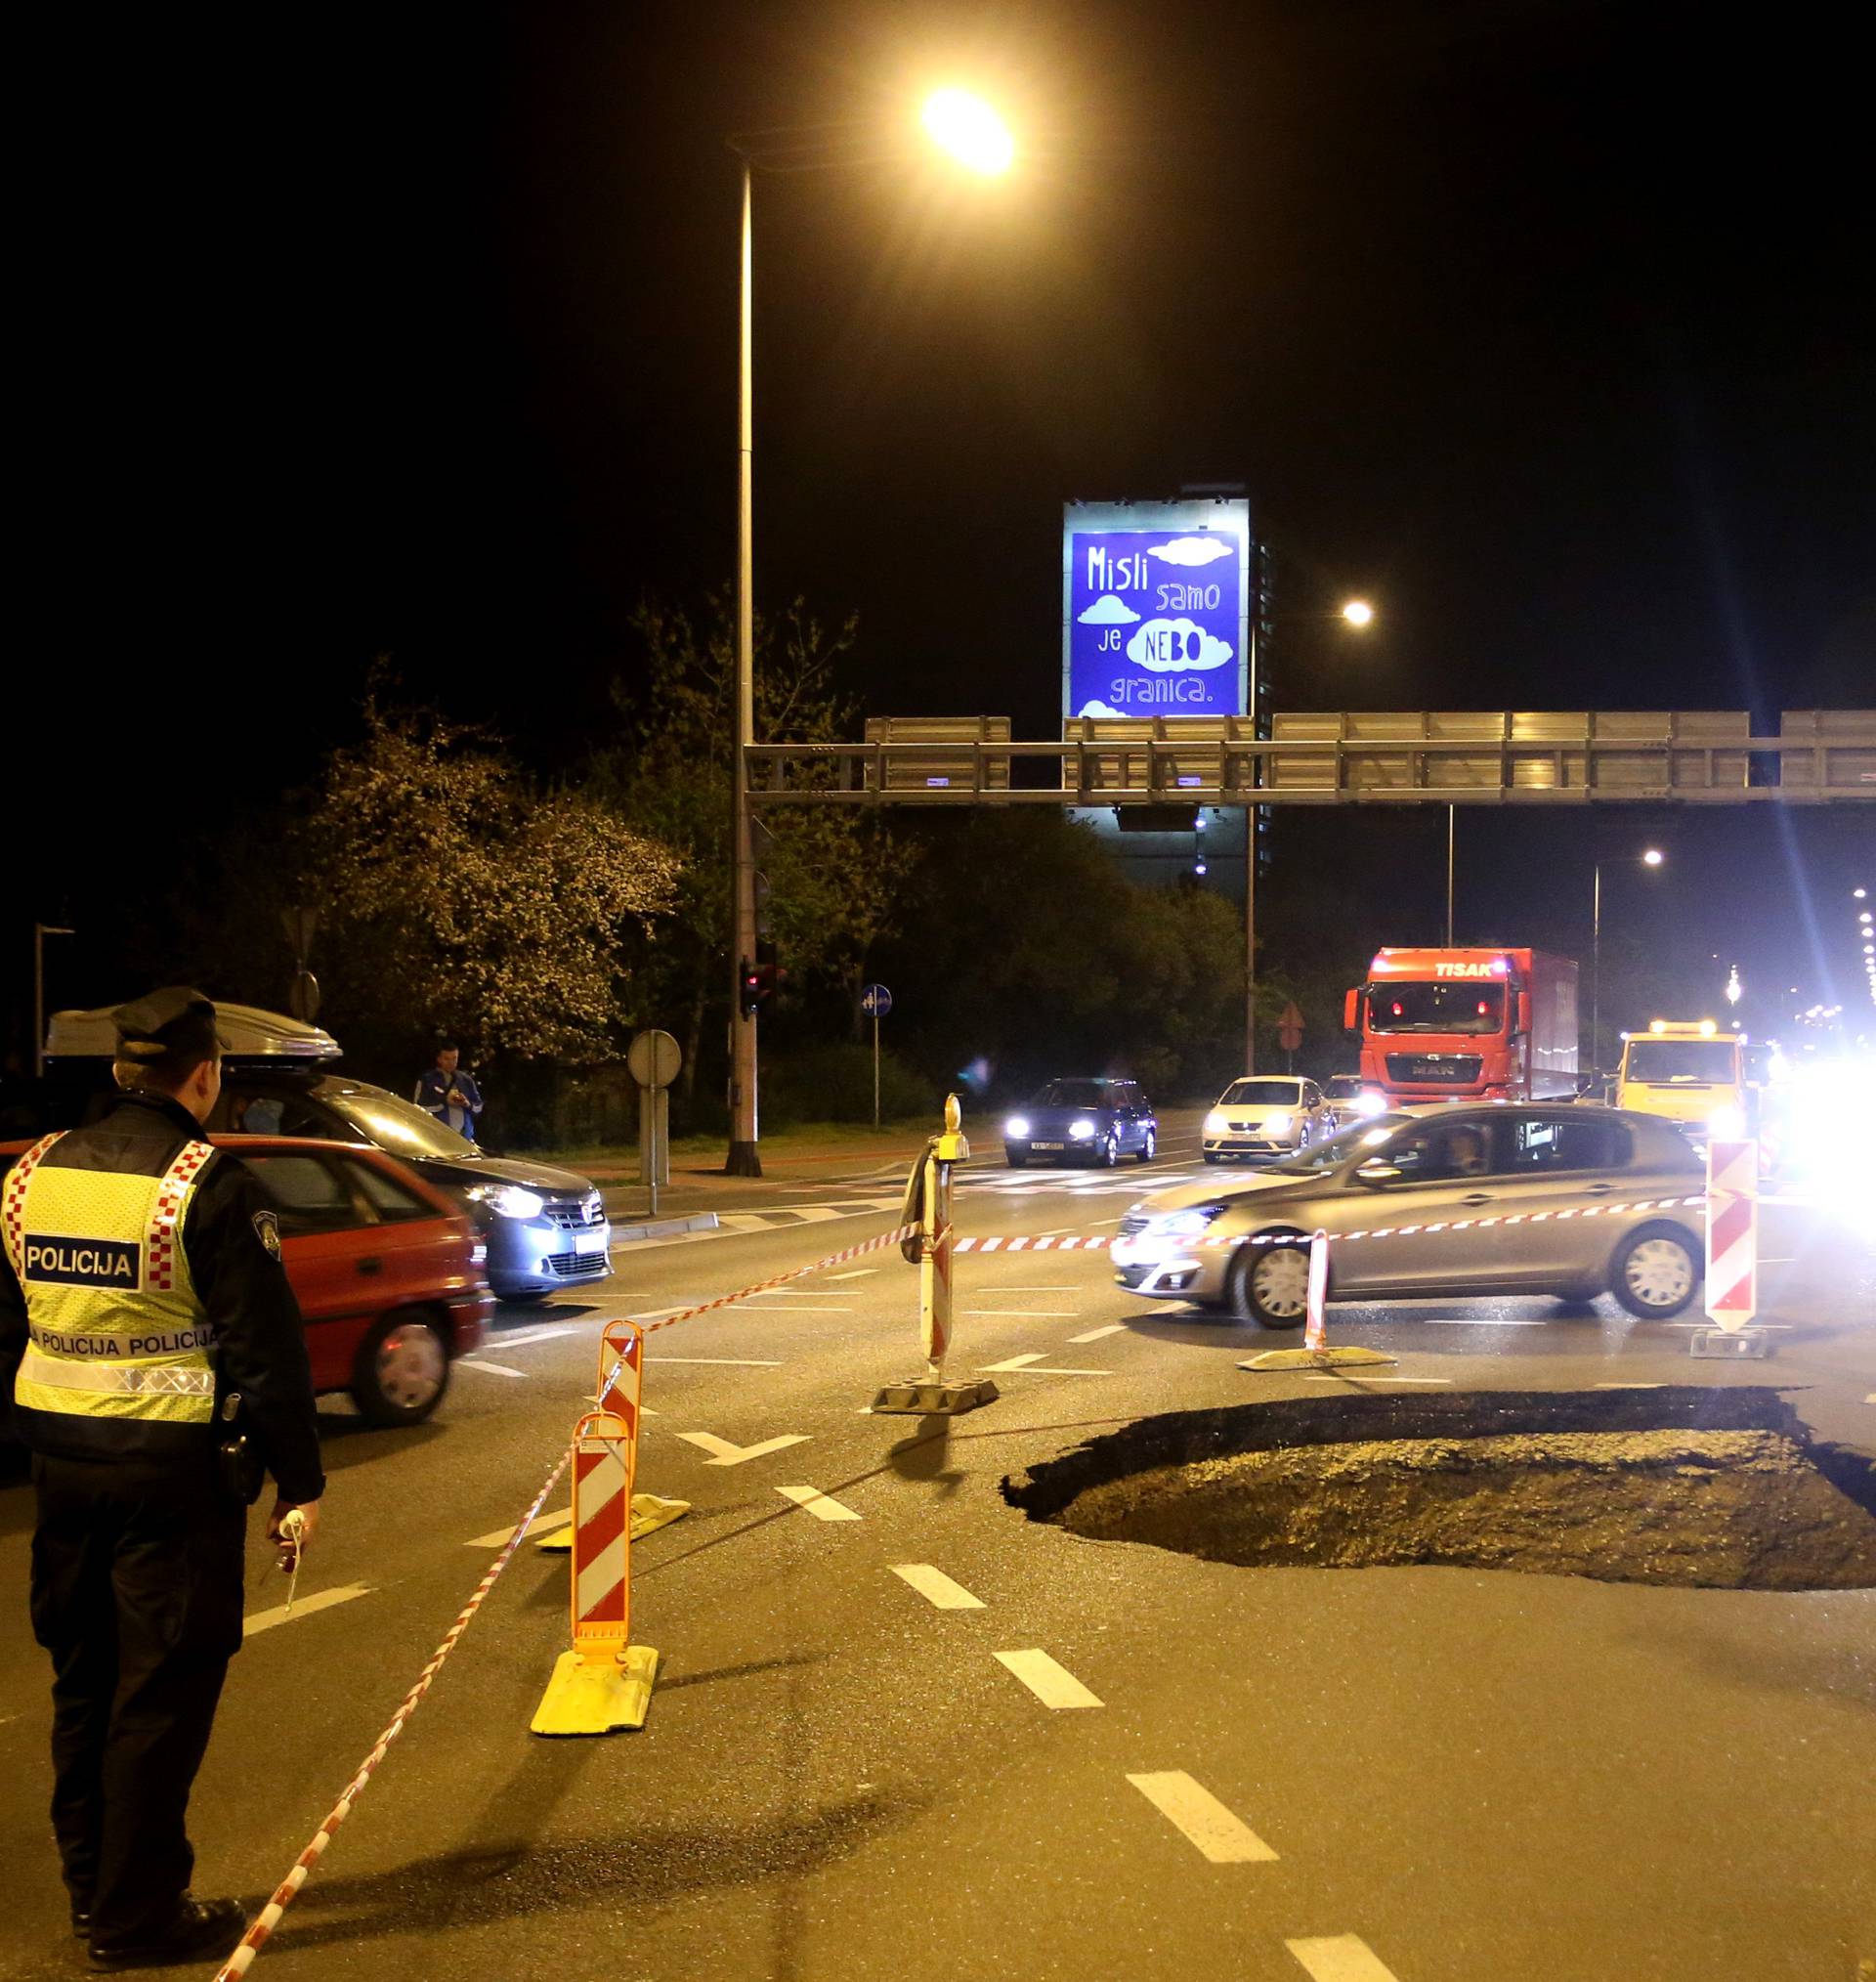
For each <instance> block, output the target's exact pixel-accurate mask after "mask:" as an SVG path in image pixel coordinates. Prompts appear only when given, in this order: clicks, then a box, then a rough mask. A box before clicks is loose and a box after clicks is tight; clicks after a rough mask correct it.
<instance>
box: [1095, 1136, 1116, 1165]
mask: <svg viewBox="0 0 1876 1982" xmlns="http://www.w3.org/2000/svg"><path fill="white" fill-rule="evenodd" d="M1094 1160H1095V1162H1096V1163H1098V1164H1099V1165H1100V1166H1101V1168H1102V1169H1103V1170H1112V1169H1113V1168H1114V1166H1115V1165H1116V1164H1117V1163H1118V1162H1119V1161H1120V1160H1121V1139H1120V1138H1119V1137H1118V1136H1117V1135H1115V1133H1114V1132H1113V1130H1112V1129H1110V1130H1109V1131H1108V1132H1107V1140H1106V1142H1103V1143H1102V1144H1101V1146H1100V1148H1099V1150H1098V1151H1097V1152H1096V1153H1095V1157H1094Z"/></svg>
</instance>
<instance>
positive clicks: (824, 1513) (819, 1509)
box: [775, 1486, 860, 1521]
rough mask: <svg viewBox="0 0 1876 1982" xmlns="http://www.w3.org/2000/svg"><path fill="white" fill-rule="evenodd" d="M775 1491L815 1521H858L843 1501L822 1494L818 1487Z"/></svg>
mask: <svg viewBox="0 0 1876 1982" xmlns="http://www.w3.org/2000/svg"><path fill="white" fill-rule="evenodd" d="M775 1490H776V1491H777V1492H778V1493H779V1494H781V1496H782V1497H783V1499H784V1500H792V1501H793V1502H794V1504H795V1505H796V1506H797V1507H798V1508H800V1509H801V1510H802V1512H803V1513H804V1514H812V1515H813V1516H814V1518H815V1519H816V1520H817V1521H858V1520H859V1519H860V1517H859V1515H857V1514H856V1513H855V1512H854V1511H853V1509H852V1508H851V1507H849V1506H848V1505H847V1504H846V1502H845V1501H844V1500H836V1499H835V1498H834V1497H833V1495H832V1494H831V1493H823V1492H822V1490H821V1489H820V1487H818V1486H778V1487H777V1488H776V1489H775Z"/></svg>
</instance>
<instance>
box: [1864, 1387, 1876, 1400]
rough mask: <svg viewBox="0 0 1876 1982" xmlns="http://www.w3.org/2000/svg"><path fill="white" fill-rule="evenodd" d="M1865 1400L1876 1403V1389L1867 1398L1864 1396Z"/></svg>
mask: <svg viewBox="0 0 1876 1982" xmlns="http://www.w3.org/2000/svg"><path fill="white" fill-rule="evenodd" d="M1863 1401H1864V1402H1865V1403H1876V1390H1873V1391H1871V1392H1870V1394H1869V1395H1868V1396H1867V1397H1866V1398H1864V1400H1863Z"/></svg>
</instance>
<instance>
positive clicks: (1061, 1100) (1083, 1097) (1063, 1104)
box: [1030, 1081, 1107, 1108]
mask: <svg viewBox="0 0 1876 1982" xmlns="http://www.w3.org/2000/svg"><path fill="white" fill-rule="evenodd" d="M1030 1105H1031V1106H1032V1107H1036V1108H1104V1107H1105V1106H1106V1105H1107V1083H1106V1082H1105V1081H1050V1082H1049V1084H1048V1085H1047V1087H1045V1089H1044V1090H1043V1091H1042V1093H1041V1094H1040V1095H1038V1096H1037V1097H1036V1099H1035V1100H1034V1101H1032V1102H1031V1103H1030Z"/></svg>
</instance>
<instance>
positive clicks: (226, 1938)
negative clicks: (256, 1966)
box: [91, 1897, 247, 1968]
mask: <svg viewBox="0 0 1876 1982" xmlns="http://www.w3.org/2000/svg"><path fill="white" fill-rule="evenodd" d="M246 1930H247V1915H246V1914H245V1913H244V1912H243V1911H242V1908H241V1903H240V1901H239V1900H232V1899H216V1900H198V1899H190V1898H188V1897H185V1898H184V1900H183V1903H182V1905H181V1906H179V1907H178V1908H177V1909H176V1917H175V1918H174V1919H173V1920H171V1921H170V1923H169V1925H168V1926H167V1927H165V1928H164V1929H163V1930H162V1932H161V1933H159V1934H146V1935H145V1936H144V1937H143V1938H142V1939H141V1940H136V1941H107V1942H106V1943H105V1944H104V1945H103V1946H100V1944H99V1943H98V1942H96V1941H93V1942H92V1944H91V1965H92V1966H93V1967H94V1968H162V1967H166V1966H167V1965H168V1964H169V1963H170V1962H172V1961H196V1960H207V1958H208V1957H210V1956H211V1955H227V1954H230V1953H232V1952H233V1950H234V1947H235V1942H236V1941H238V1940H239V1939H240V1938H241V1935H242V1934H243V1933H245V1932H246Z"/></svg>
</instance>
